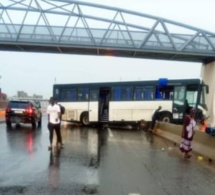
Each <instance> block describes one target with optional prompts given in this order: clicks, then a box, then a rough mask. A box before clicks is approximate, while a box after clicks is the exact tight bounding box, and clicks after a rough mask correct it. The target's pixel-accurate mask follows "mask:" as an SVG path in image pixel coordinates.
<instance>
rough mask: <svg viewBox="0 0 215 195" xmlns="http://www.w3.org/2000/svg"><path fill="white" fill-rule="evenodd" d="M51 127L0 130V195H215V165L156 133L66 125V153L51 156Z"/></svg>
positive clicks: (44, 122) (63, 129)
mask: <svg viewBox="0 0 215 195" xmlns="http://www.w3.org/2000/svg"><path fill="white" fill-rule="evenodd" d="M46 126H47V119H46V116H44V117H43V126H42V128H41V129H35V130H32V129H31V126H29V125H22V126H21V127H19V128H16V127H13V128H12V129H7V128H6V126H5V124H4V123H1V124H0V195H4V194H5V195H14V194H29V195H34V194H44V195H45V194H60V195H61V194H62V195H64V194H65V195H67V194H68V195H70V194H72V195H73V194H74V195H79V194H83V195H84V194H100V195H138V194H140V195H182V194H183V195H184V194H186V195H202V194H204V195H214V194H215V168H214V164H208V163H207V161H197V156H195V155H194V156H193V157H192V159H190V160H185V159H183V158H182V156H181V154H180V152H179V150H178V148H177V147H176V146H174V145H173V143H171V142H168V141H167V140H164V139H161V138H159V137H156V136H154V135H152V134H150V133H146V132H143V131H139V130H128V129H127V130H126V129H113V128H105V129H100V128H84V127H79V126H71V125H68V124H63V125H62V136H63V141H64V145H65V148H64V149H61V150H57V149H53V151H52V152H50V151H48V144H49V140H48V139H49V132H48V130H47V128H46ZM55 141H56V139H55ZM161 148H164V150H162V149H161Z"/></svg>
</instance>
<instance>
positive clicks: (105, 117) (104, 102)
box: [98, 87, 110, 123]
mask: <svg viewBox="0 0 215 195" xmlns="http://www.w3.org/2000/svg"><path fill="white" fill-rule="evenodd" d="M109 102H110V88H109V87H101V88H100V90H99V105H98V108H99V110H98V118H99V122H103V123H105V122H108V121H109Z"/></svg>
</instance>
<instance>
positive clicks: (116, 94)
mask: <svg viewBox="0 0 215 195" xmlns="http://www.w3.org/2000/svg"><path fill="white" fill-rule="evenodd" d="M111 94H112V97H111V99H112V100H114V101H119V100H121V99H122V88H121V87H113V88H112V93H111Z"/></svg>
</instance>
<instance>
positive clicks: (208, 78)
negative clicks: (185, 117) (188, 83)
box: [201, 61, 215, 126]
mask: <svg viewBox="0 0 215 195" xmlns="http://www.w3.org/2000/svg"><path fill="white" fill-rule="evenodd" d="M201 77H202V79H203V81H204V82H205V83H206V84H208V85H209V94H207V96H206V104H207V106H208V112H207V115H208V116H210V118H209V119H208V122H209V123H210V124H211V126H215V61H214V62H211V63H209V64H202V69H201Z"/></svg>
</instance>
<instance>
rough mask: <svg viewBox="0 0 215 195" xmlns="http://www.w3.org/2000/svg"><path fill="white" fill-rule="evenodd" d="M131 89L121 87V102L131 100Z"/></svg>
mask: <svg viewBox="0 0 215 195" xmlns="http://www.w3.org/2000/svg"><path fill="white" fill-rule="evenodd" d="M132 93H133V90H132V87H123V88H122V100H132Z"/></svg>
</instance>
